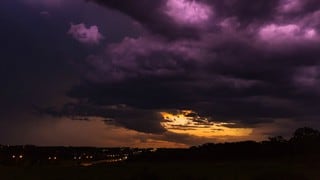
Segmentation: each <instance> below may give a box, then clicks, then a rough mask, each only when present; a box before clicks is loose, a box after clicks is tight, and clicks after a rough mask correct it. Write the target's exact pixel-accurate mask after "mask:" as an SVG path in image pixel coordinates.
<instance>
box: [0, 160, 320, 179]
mask: <svg viewBox="0 0 320 180" xmlns="http://www.w3.org/2000/svg"><path fill="white" fill-rule="evenodd" d="M319 168H320V164H319V163H317V162H309V163H302V162H300V163H297V162H295V163H292V162H289V161H286V162H274V161H273V162H252V161H251V162H249V161H246V162H244V161H242V162H239V161H238V162H220V163H208V162H192V163H190V162H189V163H179V162H167V163H151V162H144V163H142V162H141V163H137V162H132V163H123V164H117V165H101V166H97V167H62V166H51V167H49V166H46V167H37V166H34V167H13V166H11V167H4V166H0V175H1V178H0V179H4V180H11V179H27V180H29V179H30V180H40V179H41V180H42V179H48V180H58V179H59V180H60V179H61V180H63V179H68V180H69V179H72V180H85V179H90V180H94V179H97V180H98V179H128V180H129V179H137V180H138V179H150V180H156V179H186V180H188V179H190V180H191V179H200V180H205V179H235V180H241V179H257V180H258V179H262V180H263V179H266V180H267V179H268V180H269V179H272V180H277V179H279V180H280V179H281V180H285V179H288V180H289V179H290V180H291V179H297V180H304V179H310V180H313V179H315V180H316V179H320V172H319V171H318V170H319Z"/></svg>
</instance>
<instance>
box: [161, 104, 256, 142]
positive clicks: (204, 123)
mask: <svg viewBox="0 0 320 180" xmlns="http://www.w3.org/2000/svg"><path fill="white" fill-rule="evenodd" d="M161 115H162V117H163V118H164V121H163V122H161V125H162V126H163V127H164V128H165V129H167V130H168V131H170V132H174V133H177V134H189V135H194V136H199V137H207V138H213V137H216V138H218V137H228V136H232V137H243V136H244V137H245V136H249V135H250V134H251V133H252V129H249V128H229V127H227V126H228V125H229V126H230V125H235V124H234V123H221V122H211V121H209V120H208V119H207V118H203V117H200V116H199V115H197V114H196V113H195V112H193V111H191V110H181V111H178V113H176V114H173V113H168V112H161Z"/></svg>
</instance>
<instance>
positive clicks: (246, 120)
mask: <svg viewBox="0 0 320 180" xmlns="http://www.w3.org/2000/svg"><path fill="white" fill-rule="evenodd" d="M92 2H96V3H98V4H100V5H101V6H105V7H106V8H110V9H113V10H117V11H119V12H122V13H124V14H126V15H128V16H130V17H131V18H132V19H133V20H134V21H136V22H138V23H139V24H141V25H142V27H143V32H141V35H140V36H139V37H125V38H123V40H122V41H121V42H117V43H112V44H108V45H107V46H106V48H105V51H104V52H102V53H100V54H96V55H91V56H89V57H88V58H87V59H86V61H85V62H84V63H85V65H86V67H87V70H86V71H85V72H86V75H85V80H84V81H83V83H81V84H80V85H78V86H75V87H74V88H73V89H72V90H70V92H69V93H68V95H69V97H72V98H74V99H77V100H79V101H81V102H82V103H85V104H86V106H90V107H95V108H98V109H99V108H102V107H110V106H114V105H120V104H123V105H125V106H126V107H130V109H131V110H128V109H123V111H124V112H123V113H124V114H126V113H128V114H130V112H132V109H134V110H135V111H138V112H139V113H138V114H140V112H143V113H142V114H145V115H147V114H150V113H151V114H153V113H155V114H156V112H160V111H161V110H167V111H169V110H177V109H178V110H179V109H180V110H183V109H190V110H193V111H195V112H198V113H199V114H200V115H201V116H204V117H208V118H209V119H210V120H212V121H223V122H237V123H238V124H239V126H240V125H241V126H243V125H245V126H256V125H258V124H263V123H267V122H274V121H278V120H279V119H290V120H292V121H305V122H306V121H309V120H310V121H314V119H316V118H317V117H319V116H320V113H319V111H318V110H317V107H319V105H320V104H319V102H318V99H319V95H320V93H319V91H318V90H319V88H320V84H319V74H320V73H319V68H320V64H319V62H320V60H319V56H320V46H319V45H320V38H319V30H320V26H319V25H320V20H319V19H320V18H319V16H320V3H319V2H317V1H315V0H270V1H265V0H256V1H251V0H233V1H229V0H224V1H218V0H198V1H189V0H158V1H155V0H143V1H139V2H138V1H135V2H133V1H132V2H131V1H130V2H128V1H124V0H92ZM72 29H73V30H72ZM79 29H81V30H80V31H78V30H79ZM70 31H72V32H73V33H72V34H73V35H74V37H75V38H77V39H78V40H79V41H86V42H91V43H96V42H99V40H100V39H101V35H100V33H98V31H97V29H96V28H94V27H91V28H90V29H86V28H85V26H84V25H83V24H80V25H72V27H71V29H70ZM91 31H94V32H95V33H93V34H95V35H94V36H91V35H88V34H91V33H88V32H91ZM82 32H84V33H82ZM83 34H85V35H84V37H83V36H82V35H83ZM97 34H99V35H97ZM87 109H88V108H87ZM91 112H92V110H91ZM92 115H97V116H101V114H99V113H97V114H95V113H93V114H92ZM103 117H112V118H113V119H114V120H115V121H117V122H118V123H120V124H122V125H123V126H125V127H127V128H130V129H135V130H138V131H143V132H161V128H162V127H161V125H160V121H161V120H162V119H161V118H160V119H159V118H156V116H144V117H140V116H139V115H136V114H131V115H130V116H128V118H126V121H123V120H122V119H123V118H122V117H121V116H120V115H119V117H117V116H112V115H109V114H105V115H103ZM138 119H139V120H138ZM150 122H153V123H152V124H153V125H152V126H149V125H148V124H149V123H150ZM128 123H129V124H131V125H130V126H129V125H128ZM133 124H135V125H133ZM146 127H152V128H150V129H148V128H147V129H146Z"/></svg>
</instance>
